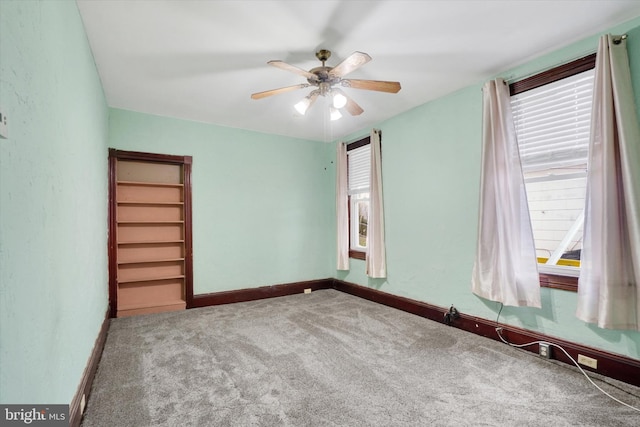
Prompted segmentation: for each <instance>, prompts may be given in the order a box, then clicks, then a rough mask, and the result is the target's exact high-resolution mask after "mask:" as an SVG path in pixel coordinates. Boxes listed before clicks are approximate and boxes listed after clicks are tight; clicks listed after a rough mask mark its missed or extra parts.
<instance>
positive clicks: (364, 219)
mask: <svg viewBox="0 0 640 427" xmlns="http://www.w3.org/2000/svg"><path fill="white" fill-rule="evenodd" d="M368 222H369V202H368V201H366V202H358V245H360V246H362V247H364V248H366V247H367V224H368Z"/></svg>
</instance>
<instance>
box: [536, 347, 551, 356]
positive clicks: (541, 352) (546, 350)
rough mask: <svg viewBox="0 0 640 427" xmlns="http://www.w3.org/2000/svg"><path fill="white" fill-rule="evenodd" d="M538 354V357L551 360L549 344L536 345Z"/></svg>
mask: <svg viewBox="0 0 640 427" xmlns="http://www.w3.org/2000/svg"><path fill="white" fill-rule="evenodd" d="M538 354H539V355H540V357H544V358H545V359H551V347H550V346H549V344H545V343H540V344H538Z"/></svg>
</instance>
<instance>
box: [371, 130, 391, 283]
mask: <svg viewBox="0 0 640 427" xmlns="http://www.w3.org/2000/svg"><path fill="white" fill-rule="evenodd" d="M370 192H371V194H370V200H371V201H370V202H369V222H368V225H367V256H366V264H367V267H366V271H367V276H369V277H373V278H385V277H387V262H386V252H385V244H384V206H383V201H382V164H381V152H380V131H379V130H377V129H374V130H372V131H371V183H370Z"/></svg>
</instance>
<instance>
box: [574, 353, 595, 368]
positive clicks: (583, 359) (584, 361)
mask: <svg viewBox="0 0 640 427" xmlns="http://www.w3.org/2000/svg"><path fill="white" fill-rule="evenodd" d="M578 363H579V364H581V365H584V366H588V367H590V368H593V369H598V359H592V358H591V357H587V356H584V355H582V354H578Z"/></svg>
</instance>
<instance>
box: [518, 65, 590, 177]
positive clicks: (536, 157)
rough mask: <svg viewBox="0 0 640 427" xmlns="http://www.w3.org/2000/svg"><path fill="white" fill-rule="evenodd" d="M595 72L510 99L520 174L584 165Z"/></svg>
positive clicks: (583, 73) (586, 154) (587, 153)
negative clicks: (520, 167) (518, 150)
mask: <svg viewBox="0 0 640 427" xmlns="http://www.w3.org/2000/svg"><path fill="white" fill-rule="evenodd" d="M593 76H594V70H593V69H591V70H589V71H585V72H582V73H579V74H576V75H574V76H571V77H567V78H565V79H562V80H558V81H556V82H553V83H550V84H547V85H544V86H541V87H539V88H536V89H531V90H529V91H526V92H522V93H520V94H518V95H514V96H512V97H511V108H512V110H513V118H514V122H515V126H516V134H517V137H518V146H519V148H520V159H521V162H522V169H523V172H525V173H527V172H532V171H541V170H548V169H555V168H567V167H572V166H577V165H585V164H586V163H587V158H588V155H589V127H590V125H591V103H592V97H593Z"/></svg>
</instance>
